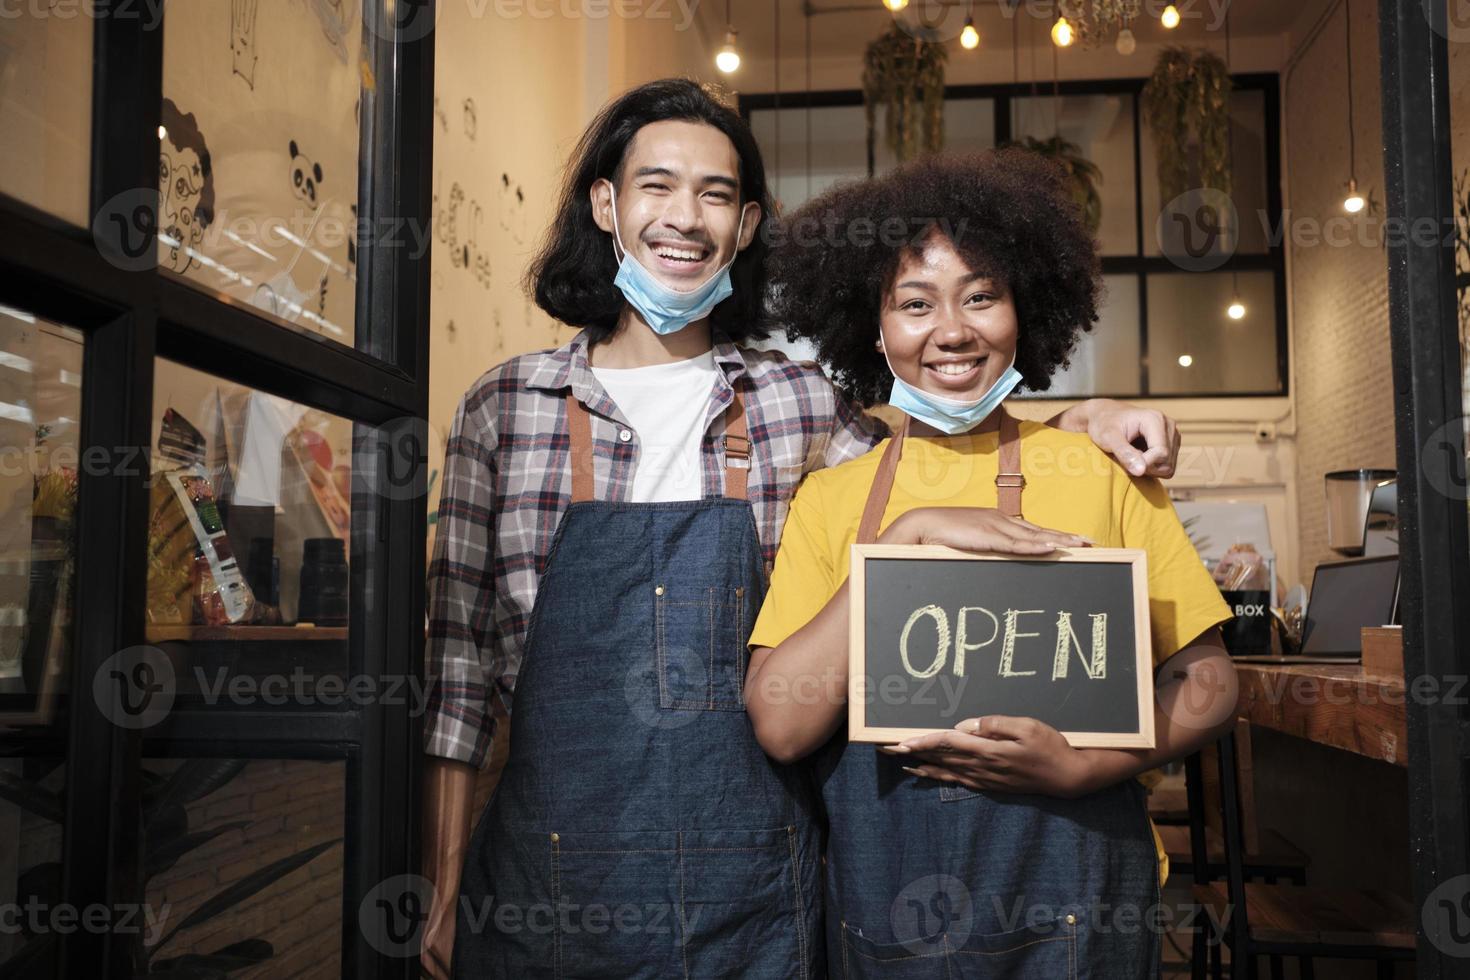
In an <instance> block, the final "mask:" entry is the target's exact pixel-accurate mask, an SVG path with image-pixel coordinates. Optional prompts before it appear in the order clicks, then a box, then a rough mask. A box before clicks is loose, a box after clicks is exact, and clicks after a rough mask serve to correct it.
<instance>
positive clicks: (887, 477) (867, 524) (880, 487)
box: [857, 416, 909, 544]
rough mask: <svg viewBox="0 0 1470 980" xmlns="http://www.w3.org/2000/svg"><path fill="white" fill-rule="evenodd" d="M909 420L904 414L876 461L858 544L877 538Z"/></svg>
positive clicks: (870, 541) (859, 525)
mask: <svg viewBox="0 0 1470 980" xmlns="http://www.w3.org/2000/svg"><path fill="white" fill-rule="evenodd" d="M908 431H909V420H908V416H904V419H903V421H902V422H900V423H899V424H898V428H896V429H894V430H893V438H892V439H890V440H888V448H887V449H885V450H883V458H882V459H881V460H879V461H878V473H877V475H876V476H874V477H873V486H872V487H871V488H870V489H869V490H868V502H867V503H866V504H864V505H863V519H862V521H861V523H859V524H858V536H857V543H858V544H872V543H873V542H874V541H877V540H878V525H879V524H881V523H882V522H883V512H884V511H885V510H887V509H888V496H889V494H890V493H892V492H893V477H894V474H896V473H897V472H898V461H899V460H900V459H901V458H902V457H903V440H904V436H906V435H908Z"/></svg>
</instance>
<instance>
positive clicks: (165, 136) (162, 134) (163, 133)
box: [158, 126, 168, 140]
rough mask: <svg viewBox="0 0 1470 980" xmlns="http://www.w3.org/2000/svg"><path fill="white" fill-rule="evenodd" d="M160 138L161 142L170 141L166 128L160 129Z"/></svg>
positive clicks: (161, 127) (160, 127)
mask: <svg viewBox="0 0 1470 980" xmlns="http://www.w3.org/2000/svg"><path fill="white" fill-rule="evenodd" d="M158 138H159V139H161V140H166V139H168V128H167V127H166V126H159V127H158Z"/></svg>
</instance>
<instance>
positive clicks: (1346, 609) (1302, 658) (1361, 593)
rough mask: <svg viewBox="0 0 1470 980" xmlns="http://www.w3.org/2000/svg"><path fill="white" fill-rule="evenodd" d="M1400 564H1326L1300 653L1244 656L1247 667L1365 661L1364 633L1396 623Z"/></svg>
mask: <svg viewBox="0 0 1470 980" xmlns="http://www.w3.org/2000/svg"><path fill="white" fill-rule="evenodd" d="M1398 598H1399V558H1398V555H1379V556H1375V557H1371V558H1350V559H1348V560H1346V561H1331V562H1323V563H1322V564H1320V565H1318V566H1317V572H1316V574H1315V575H1314V576H1313V577H1312V592H1311V597H1310V598H1309V599H1308V600H1307V616H1306V621H1305V622H1304V623H1303V625H1302V645H1301V652H1300V653H1299V654H1294V655H1291V656H1245V657H1236V658H1234V659H1236V660H1239V661H1242V662H1245V663H1280V664H1310V663H1352V662H1354V661H1357V660H1361V659H1362V656H1363V627H1365V626H1386V625H1389V624H1392V623H1395V622H1397V621H1398Z"/></svg>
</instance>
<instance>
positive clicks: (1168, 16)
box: [1159, 3, 1179, 31]
mask: <svg viewBox="0 0 1470 980" xmlns="http://www.w3.org/2000/svg"><path fill="white" fill-rule="evenodd" d="M1159 23H1160V24H1163V25H1164V29H1165V30H1170V31H1172V30H1173V29H1174V28H1176V27H1178V26H1179V8H1178V7H1176V6H1174V5H1173V4H1172V3H1171V4H1169V6H1167V7H1165V8H1164V12H1163V13H1162V14H1160V15H1159Z"/></svg>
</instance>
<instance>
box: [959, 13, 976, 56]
mask: <svg viewBox="0 0 1470 980" xmlns="http://www.w3.org/2000/svg"><path fill="white" fill-rule="evenodd" d="M979 46H980V32H979V31H977V30H976V29H975V18H974V17H973V16H970V17H966V18H965V26H964V28H963V29H962V30H961V31H960V47H962V48H964V49H965V50H966V51H974V50H975V49H976V48H978V47H979Z"/></svg>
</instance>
